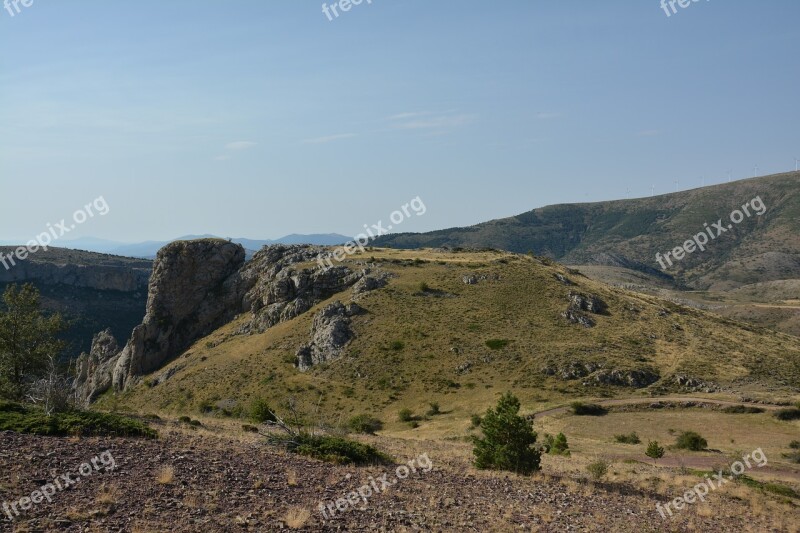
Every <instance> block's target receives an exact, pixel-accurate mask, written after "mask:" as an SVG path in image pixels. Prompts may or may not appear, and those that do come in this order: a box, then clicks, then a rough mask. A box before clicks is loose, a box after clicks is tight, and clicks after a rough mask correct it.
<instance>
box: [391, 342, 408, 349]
mask: <svg viewBox="0 0 800 533" xmlns="http://www.w3.org/2000/svg"><path fill="white" fill-rule="evenodd" d="M405 347H406V345H405V343H404V342H403V341H392V342H391V343H390V344H389V348H390V349H392V350H394V351H395V352H399V351H400V350H402V349H403V348H405Z"/></svg>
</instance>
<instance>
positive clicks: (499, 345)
mask: <svg viewBox="0 0 800 533" xmlns="http://www.w3.org/2000/svg"><path fill="white" fill-rule="evenodd" d="M509 342H511V341H509V340H506V339H489V340H488V341H486V346H488V347H489V349H491V350H502V349H503V348H505V347H506V346H508V343H509Z"/></svg>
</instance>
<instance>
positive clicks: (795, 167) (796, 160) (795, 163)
mask: <svg viewBox="0 0 800 533" xmlns="http://www.w3.org/2000/svg"><path fill="white" fill-rule="evenodd" d="M798 163H800V159H797V158H796V157H795V158H794V171H795V172H797V170H798V169H797V164H798Z"/></svg>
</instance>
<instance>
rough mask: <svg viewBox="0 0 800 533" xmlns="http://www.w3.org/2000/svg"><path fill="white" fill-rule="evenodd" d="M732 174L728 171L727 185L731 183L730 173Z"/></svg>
mask: <svg viewBox="0 0 800 533" xmlns="http://www.w3.org/2000/svg"><path fill="white" fill-rule="evenodd" d="M732 172H733V171H732V170H729V171H728V183H730V182H731V173H732Z"/></svg>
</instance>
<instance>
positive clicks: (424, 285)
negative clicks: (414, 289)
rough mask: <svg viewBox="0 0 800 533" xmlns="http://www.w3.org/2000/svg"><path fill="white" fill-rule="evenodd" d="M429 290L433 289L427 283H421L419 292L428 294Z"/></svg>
mask: <svg viewBox="0 0 800 533" xmlns="http://www.w3.org/2000/svg"><path fill="white" fill-rule="evenodd" d="M429 290H431V288H430V287H429V286H428V284H427V283H425V282H424V281H421V282H420V283H419V292H428V291H429Z"/></svg>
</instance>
